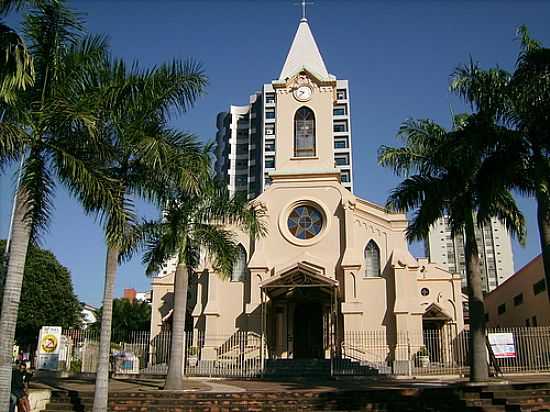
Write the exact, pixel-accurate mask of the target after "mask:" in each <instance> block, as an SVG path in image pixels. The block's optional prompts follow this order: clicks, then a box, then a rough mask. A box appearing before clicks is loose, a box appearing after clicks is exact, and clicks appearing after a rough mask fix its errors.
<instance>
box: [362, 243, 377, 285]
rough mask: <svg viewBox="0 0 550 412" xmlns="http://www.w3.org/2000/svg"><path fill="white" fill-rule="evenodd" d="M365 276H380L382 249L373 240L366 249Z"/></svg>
mask: <svg viewBox="0 0 550 412" xmlns="http://www.w3.org/2000/svg"><path fill="white" fill-rule="evenodd" d="M365 276H366V277H369V278H370V277H375V276H380V248H379V247H378V245H377V244H376V243H375V242H374V240H371V241H370V242H369V243H367V247H366V248H365Z"/></svg>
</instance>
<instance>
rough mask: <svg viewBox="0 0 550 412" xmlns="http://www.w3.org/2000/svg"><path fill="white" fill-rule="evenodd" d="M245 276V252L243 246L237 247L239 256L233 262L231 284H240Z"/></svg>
mask: <svg viewBox="0 0 550 412" xmlns="http://www.w3.org/2000/svg"><path fill="white" fill-rule="evenodd" d="M245 276H246V250H244V247H243V245H239V255H238V256H237V259H236V260H235V262H233V272H232V273H231V281H232V282H242V281H244V280H245Z"/></svg>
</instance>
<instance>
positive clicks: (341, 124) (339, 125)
mask: <svg viewBox="0 0 550 412" xmlns="http://www.w3.org/2000/svg"><path fill="white" fill-rule="evenodd" d="M347 131H348V122H347V121H345V120H338V121H335V122H334V132H336V133H342V132H347Z"/></svg>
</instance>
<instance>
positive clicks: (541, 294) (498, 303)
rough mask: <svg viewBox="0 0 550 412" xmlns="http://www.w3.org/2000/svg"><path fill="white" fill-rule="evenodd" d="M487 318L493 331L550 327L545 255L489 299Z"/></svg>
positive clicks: (508, 281)
mask: <svg viewBox="0 0 550 412" xmlns="http://www.w3.org/2000/svg"><path fill="white" fill-rule="evenodd" d="M485 317H486V320H487V326H488V327H490V328H499V327H500V328H504V327H517V326H550V301H549V299H548V293H547V292H546V283H545V280H544V266H543V262H542V255H539V256H537V257H536V258H534V259H533V260H532V261H531V262H529V263H528V264H527V265H525V266H524V267H523V268H521V269H520V270H519V271H518V272H516V273H515V274H514V275H512V276H511V277H509V278H508V279H507V280H506V281H505V282H504V283H503V284H501V285H500V286H499V287H498V288H496V289H495V290H493V291H492V292H491V293H488V294H487V295H486V296H485Z"/></svg>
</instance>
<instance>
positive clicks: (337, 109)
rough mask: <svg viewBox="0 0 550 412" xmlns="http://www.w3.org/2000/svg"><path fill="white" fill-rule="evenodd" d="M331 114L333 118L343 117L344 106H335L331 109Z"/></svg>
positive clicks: (344, 112) (345, 112)
mask: <svg viewBox="0 0 550 412" xmlns="http://www.w3.org/2000/svg"><path fill="white" fill-rule="evenodd" d="M332 114H333V115H334V116H345V115H346V114H347V110H346V105H345V104H339V105H337V106H334V109H332Z"/></svg>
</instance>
